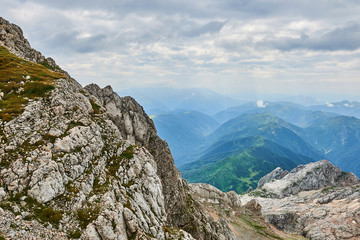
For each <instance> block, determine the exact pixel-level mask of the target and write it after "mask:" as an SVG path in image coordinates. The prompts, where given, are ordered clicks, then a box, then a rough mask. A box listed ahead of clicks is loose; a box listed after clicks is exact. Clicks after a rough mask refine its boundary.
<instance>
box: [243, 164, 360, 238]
mask: <svg viewBox="0 0 360 240" xmlns="http://www.w3.org/2000/svg"><path fill="white" fill-rule="evenodd" d="M277 171H278V172H279V170H277ZM271 176H274V174H272V173H270V174H269V176H267V179H268V181H267V182H266V183H265V184H264V185H263V186H262V187H260V188H258V189H256V190H255V191H253V192H252V193H250V194H246V195H244V196H241V201H242V202H243V203H247V202H249V201H254V200H256V201H257V202H258V203H259V204H260V205H261V206H262V210H261V212H262V214H263V215H264V217H265V219H266V221H267V222H269V223H271V224H274V225H275V226H276V227H277V228H278V229H279V230H282V231H285V232H288V233H297V234H302V235H304V236H305V237H307V238H309V239H316V240H317V239H318V240H321V239H359V238H360V182H359V179H358V178H357V177H356V176H355V175H353V174H352V173H345V172H343V171H341V170H340V169H339V168H337V167H335V166H333V165H332V164H331V163H330V162H328V161H325V160H323V161H319V162H316V163H310V164H307V165H305V166H299V167H297V168H295V169H293V170H292V171H290V172H289V173H288V174H286V175H285V176H284V177H282V178H280V179H273V180H271ZM294 183H295V184H294Z"/></svg>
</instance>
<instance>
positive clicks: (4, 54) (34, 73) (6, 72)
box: [0, 46, 65, 121]
mask: <svg viewBox="0 0 360 240" xmlns="http://www.w3.org/2000/svg"><path fill="white" fill-rule="evenodd" d="M27 76H30V79H26V77H27ZM59 78H65V77H64V75H63V74H61V73H59V72H54V71H52V70H50V69H48V68H46V67H44V66H42V65H40V64H36V63H33V62H29V61H26V60H24V59H21V58H18V57H17V56H15V55H14V54H12V53H10V52H9V51H8V50H7V49H6V48H5V47H2V46H0V91H1V92H3V93H4V97H3V99H2V100H0V109H1V112H0V119H1V120H2V121H10V120H12V119H13V118H14V117H16V116H18V115H20V114H21V113H22V112H23V111H24V106H25V105H26V104H27V102H28V101H29V99H35V98H38V97H45V96H46V94H47V93H48V92H49V91H51V90H53V89H54V86H53V81H54V79H59Z"/></svg>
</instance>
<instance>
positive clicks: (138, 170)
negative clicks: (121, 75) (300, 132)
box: [0, 17, 289, 240]
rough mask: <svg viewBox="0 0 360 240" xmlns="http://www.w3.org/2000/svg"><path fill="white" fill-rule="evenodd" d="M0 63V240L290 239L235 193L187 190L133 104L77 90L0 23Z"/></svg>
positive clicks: (92, 88)
mask: <svg viewBox="0 0 360 240" xmlns="http://www.w3.org/2000/svg"><path fill="white" fill-rule="evenodd" d="M0 64H1V65H0V239H4V238H5V239H92V240H96V239H118V240H126V239H206V240H208V239H209V240H212V239H214V240H218V239H223V240H225V239H226V240H228V239H250V238H251V239H286V238H287V236H289V235H286V234H284V233H281V232H274V231H273V230H268V229H267V228H270V225H266V223H264V221H263V219H262V217H261V215H259V209H258V208H256V207H254V206H257V205H256V204H255V205H254V204H253V205H251V204H250V205H249V206H250V207H249V208H243V207H241V206H240V202H239V200H238V196H237V195H236V194H235V193H234V192H231V193H222V192H221V191H219V190H218V189H215V188H213V187H211V186H208V185H199V186H198V187H196V186H192V185H189V184H188V183H187V182H186V181H185V180H183V179H182V177H181V175H180V173H179V171H178V170H177V169H176V168H175V166H174V161H173V158H172V156H171V153H170V150H169V147H168V146H167V144H166V142H165V141H163V140H161V139H160V138H159V137H158V135H157V133H156V129H155V126H154V123H153V122H152V120H151V119H150V118H149V117H148V116H147V115H146V113H145V112H144V110H143V108H142V107H141V106H140V105H139V104H138V103H137V102H136V101H135V100H134V99H133V98H131V97H120V96H118V95H117V94H116V93H115V92H114V91H113V90H112V89H111V87H110V86H107V87H105V88H100V87H99V86H97V85H95V84H91V85H89V86H86V87H84V88H83V87H82V86H81V85H80V84H79V83H77V82H76V81H75V80H74V79H72V78H71V77H70V76H69V75H68V74H67V73H66V72H65V71H63V70H62V69H60V67H59V66H57V65H56V63H55V61H54V60H52V59H51V58H45V57H44V56H43V55H42V54H41V53H40V52H38V51H36V50H34V49H32V48H31V46H30V44H29V43H28V41H27V40H26V39H25V38H24V37H23V35H22V31H21V29H20V28H19V27H18V26H16V25H14V24H11V23H9V22H8V21H6V20H4V19H3V18H1V17H0ZM213 196H214V197H215V198H214V201H213V203H209V199H212V197H213ZM204 199H205V200H204ZM241 219H243V220H241ZM244 219H245V220H244ZM231 222H233V223H231ZM230 223H231V224H230ZM259 224H260V225H259ZM259 229H261V231H260V232H259ZM264 229H265V230H264ZM252 233H253V234H252ZM265 233H266V234H265ZM264 234H265V235H264Z"/></svg>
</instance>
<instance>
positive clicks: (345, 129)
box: [145, 90, 360, 192]
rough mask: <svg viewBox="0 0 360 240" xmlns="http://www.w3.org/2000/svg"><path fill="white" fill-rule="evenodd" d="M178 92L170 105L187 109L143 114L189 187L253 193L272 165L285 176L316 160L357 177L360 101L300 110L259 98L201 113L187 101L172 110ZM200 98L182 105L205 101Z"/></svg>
mask: <svg viewBox="0 0 360 240" xmlns="http://www.w3.org/2000/svg"><path fill="white" fill-rule="evenodd" d="M176 91H177V94H178V95H177V97H178V98H177V99H176V98H174V99H172V100H170V101H169V102H170V104H171V105H172V106H173V107H175V106H180V105H181V104H182V105H181V106H182V107H185V108H183V109H179V110H172V111H170V110H168V111H166V109H169V108H168V107H167V108H162V106H158V107H156V103H154V102H152V103H151V104H149V105H148V106H151V107H152V109H150V108H148V110H147V111H150V114H152V115H151V117H152V119H153V121H154V123H155V125H156V128H157V130H158V133H159V136H160V137H162V138H163V139H165V140H166V141H167V142H168V144H169V146H170V149H171V151H172V152H173V154H174V159H175V164H176V165H177V166H178V167H179V170H180V171H181V172H182V174H183V176H184V178H185V179H187V180H188V181H190V182H206V183H209V184H212V185H214V186H216V187H218V188H219V189H221V190H223V191H229V190H235V191H237V192H244V191H246V190H247V189H248V188H249V187H252V188H255V187H256V184H257V181H258V180H259V179H260V178H261V177H262V176H264V175H266V174H267V173H269V172H270V171H272V170H273V169H274V168H276V167H281V168H283V169H286V170H291V169H292V168H294V167H295V166H297V165H299V164H306V163H309V162H314V161H318V160H321V159H328V160H330V161H332V162H333V163H334V164H335V165H337V166H339V167H340V168H341V169H343V170H344V171H351V172H354V173H355V174H356V175H358V176H359V175H360V161H359V160H358V156H359V155H360V133H359V129H360V120H359V119H358V118H357V117H359V114H360V103H358V102H349V101H342V102H336V103H324V104H323V105H314V106H305V105H301V104H296V103H292V102H289V101H281V102H268V101H263V100H257V101H253V102H246V103H242V104H240V105H237V106H232V107H228V108H225V107H224V108H223V109H221V110H220V111H218V112H216V113H213V114H206V113H202V112H201V109H206V108H207V109H209V108H211V106H212V104H211V103H210V104H208V105H207V107H205V106H201V104H198V105H191V104H190V105H186V104H185V102H186V100H189V99H186V98H184V99H183V100H184V101H180V102H181V104H180V103H179V102H178V104H175V103H174V102H176V101H178V100H179V99H181V98H180V97H179V96H180V95H181V94H180V93H181V91H180V90H176ZM182 94H184V95H186V94H185V92H183V93H182ZM160 95H161V94H160ZM184 95H182V96H183V97H184ZM195 95H196V94H195ZM220 96H221V95H217V99H221V97H220ZM154 97H155V96H154ZM201 98H202V97H201V96H197V97H196V100H195V98H193V99H191V100H190V101H189V102H188V103H191V101H193V100H194V101H196V102H197V103H205V102H206V101H205V100H204V101H202V100H201ZM227 100H229V99H227ZM219 102H221V101H219ZM165 104H166V102H165ZM170 104H168V106H170ZM233 104H235V102H233ZM145 105H146V104H145ZM190 106H191V107H190ZM186 107H188V108H187V109H186ZM198 107H199V108H198ZM154 109H156V111H155V110H154ZM161 109H162V111H161ZM189 109H190V110H189ZM214 109H220V105H219V104H218V105H216V106H215V107H214ZM209 112H211V111H207V113H209ZM212 112H214V111H212Z"/></svg>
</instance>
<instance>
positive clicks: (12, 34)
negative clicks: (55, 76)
mask: <svg viewBox="0 0 360 240" xmlns="http://www.w3.org/2000/svg"><path fill="white" fill-rule="evenodd" d="M0 45H1V46H4V47H6V48H7V49H8V50H9V51H10V52H11V53H14V54H15V55H16V56H18V57H21V58H24V59H26V60H28V61H31V62H35V63H43V62H44V61H45V60H47V62H48V64H49V65H50V66H52V67H58V66H57V65H56V63H55V61H54V60H53V59H52V58H48V59H45V57H44V56H43V55H42V54H41V53H40V52H38V51H36V50H35V49H33V48H31V46H30V44H29V42H28V40H26V38H25V37H24V36H23V32H22V30H21V28H20V27H18V26H17V25H15V24H11V23H9V22H8V21H7V20H5V19H4V18H2V17H0Z"/></svg>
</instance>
